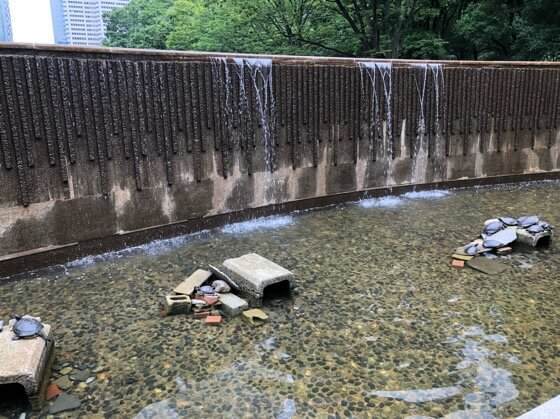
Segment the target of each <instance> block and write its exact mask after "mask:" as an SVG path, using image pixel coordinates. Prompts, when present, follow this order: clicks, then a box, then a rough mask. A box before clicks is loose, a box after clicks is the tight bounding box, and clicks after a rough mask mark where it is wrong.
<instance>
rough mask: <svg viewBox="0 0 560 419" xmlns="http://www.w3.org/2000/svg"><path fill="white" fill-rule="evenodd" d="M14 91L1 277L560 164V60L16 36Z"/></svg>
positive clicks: (6, 124) (2, 200)
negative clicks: (247, 50)
mask: <svg viewBox="0 0 560 419" xmlns="http://www.w3.org/2000/svg"><path fill="white" fill-rule="evenodd" d="M241 58H244V59H243V60H242V59H241ZM0 88H1V89H2V93H3V94H2V95H1V97H0V274H2V273H6V272H9V271H10V272H11V271H14V270H19V269H23V268H28V267H30V266H31V265H29V264H27V265H26V263H27V262H29V261H31V260H33V259H32V257H31V256H30V255H37V254H41V253H42V252H43V251H45V250H55V249H56V250H55V251H53V252H51V253H49V254H48V256H43V258H42V259H41V261H40V262H37V263H34V265H42V264H47V263H54V262H56V261H60V260H61V259H64V258H68V257H70V256H77V255H79V254H83V253H84V252H91V251H100V250H102V249H104V248H107V247H108V243H110V242H111V241H112V242H113V243H114V244H113V245H114V246H123V245H127V244H130V243H131V242H132V241H131V240H128V241H127V239H126V238H127V237H137V238H136V239H135V240H142V239H146V238H148V237H150V235H149V234H144V235H143V238H142V239H138V237H139V236H138V234H137V233H139V232H146V231H151V232H154V231H160V232H161V231H164V230H165V227H162V226H170V225H171V226H181V225H190V227H189V228H190V229H192V228H196V226H202V225H205V222H206V221H207V220H215V221H214V222H215V223H219V222H225V221H227V220H228V217H227V214H237V216H235V217H234V218H239V214H247V212H246V211H245V210H247V209H251V208H252V209H255V208H277V209H278V208H280V209H281V208H291V207H290V203H294V202H299V203H301V206H306V205H307V204H306V203H309V204H311V203H312V202H317V201H316V200H317V199H319V200H321V199H323V198H325V199H327V198H329V197H333V196H344V195H339V194H348V193H354V192H360V191H366V190H372V189H375V190H377V189H379V190H381V189H383V188H391V187H398V186H403V185H405V187H406V185H411V184H428V183H434V182H436V183H437V182H451V181H457V180H465V179H471V180H477V179H478V180H484V179H487V180H489V181H493V180H497V179H498V178H496V177H506V176H510V175H527V174H534V173H541V174H542V173H544V174H545V175H550V176H554V175H556V174H557V173H558V170H559V169H560V129H559V122H560V112H559V111H560V109H559V108H560V99H559V97H560V64H554V63H477V62H439V63H436V62H434V63H419V62H408V61H399V60H396V61H392V62H379V61H377V62H374V61H370V62H361V61H357V60H350V59H321V58H315V59H313V58H308V57H251V56H239V57H237V56H230V55H226V54H220V55H205V54H195V53H179V52H165V51H162V52H158V51H141V50H112V49H90V48H64V47H32V46H19V47H14V46H13V45H12V46H9V45H3V46H0ZM313 200H315V201H313ZM321 202H327V201H321ZM279 205H280V206H279ZM240 211H241V212H240ZM208 222H209V221H208ZM209 223H210V224H212V222H209ZM207 224H208V223H207ZM152 227H159V230H150V228H152ZM131 233H132V234H131ZM134 234H136V236H135V235H134ZM158 234H159V233H158ZM161 234H163V233H161ZM151 237H153V235H152V236H151ZM84 244H88V245H87V246H86V245H84ZM70 248H74V251H68V249H70ZM61 249H62V250H61ZM76 249H79V250H76ZM37 260H38V259H37ZM14 261H18V263H19V265H18V266H19V267H18V268H15V267H14V266H16V265H14Z"/></svg>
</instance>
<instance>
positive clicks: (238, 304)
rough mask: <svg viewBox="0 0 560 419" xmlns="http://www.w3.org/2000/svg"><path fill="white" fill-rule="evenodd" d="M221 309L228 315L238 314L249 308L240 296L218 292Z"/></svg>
mask: <svg viewBox="0 0 560 419" xmlns="http://www.w3.org/2000/svg"><path fill="white" fill-rule="evenodd" d="M220 302H221V303H222V306H221V309H222V310H223V312H224V314H225V315H226V316H228V317H235V316H238V315H240V314H241V313H242V312H243V311H245V310H247V309H248V308H249V304H248V303H247V301H245V300H244V299H242V298H239V297H238V296H237V295H235V294H232V293H225V294H220Z"/></svg>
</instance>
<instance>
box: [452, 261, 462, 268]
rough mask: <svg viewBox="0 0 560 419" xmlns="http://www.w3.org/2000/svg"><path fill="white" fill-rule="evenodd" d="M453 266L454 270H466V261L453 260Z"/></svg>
mask: <svg viewBox="0 0 560 419" xmlns="http://www.w3.org/2000/svg"><path fill="white" fill-rule="evenodd" d="M451 266H453V267H454V268H464V267H465V261H464V260H459V259H453V260H452V261H451Z"/></svg>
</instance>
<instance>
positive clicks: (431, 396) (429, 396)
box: [371, 386, 462, 403]
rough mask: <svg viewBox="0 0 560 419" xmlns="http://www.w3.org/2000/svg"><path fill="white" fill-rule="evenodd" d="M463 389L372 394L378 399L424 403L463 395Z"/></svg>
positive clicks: (449, 388) (444, 388) (446, 388)
mask: <svg viewBox="0 0 560 419" xmlns="http://www.w3.org/2000/svg"><path fill="white" fill-rule="evenodd" d="M461 391H462V389H461V387H459V386H451V387H441V388H431V389H428V390H398V391H374V392H372V393H371V394H373V395H374V396H377V397H385V398H388V399H397V400H403V401H405V402H408V403H424V402H430V401H434V400H442V399H448V398H450V397H454V396H457V395H458V394H461Z"/></svg>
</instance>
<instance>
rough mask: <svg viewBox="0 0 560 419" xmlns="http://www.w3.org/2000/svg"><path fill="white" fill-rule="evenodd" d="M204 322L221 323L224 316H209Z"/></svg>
mask: <svg viewBox="0 0 560 419" xmlns="http://www.w3.org/2000/svg"><path fill="white" fill-rule="evenodd" d="M204 322H205V323H206V324H220V323H221V322H222V316H208V317H206V320H205V321H204Z"/></svg>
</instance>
